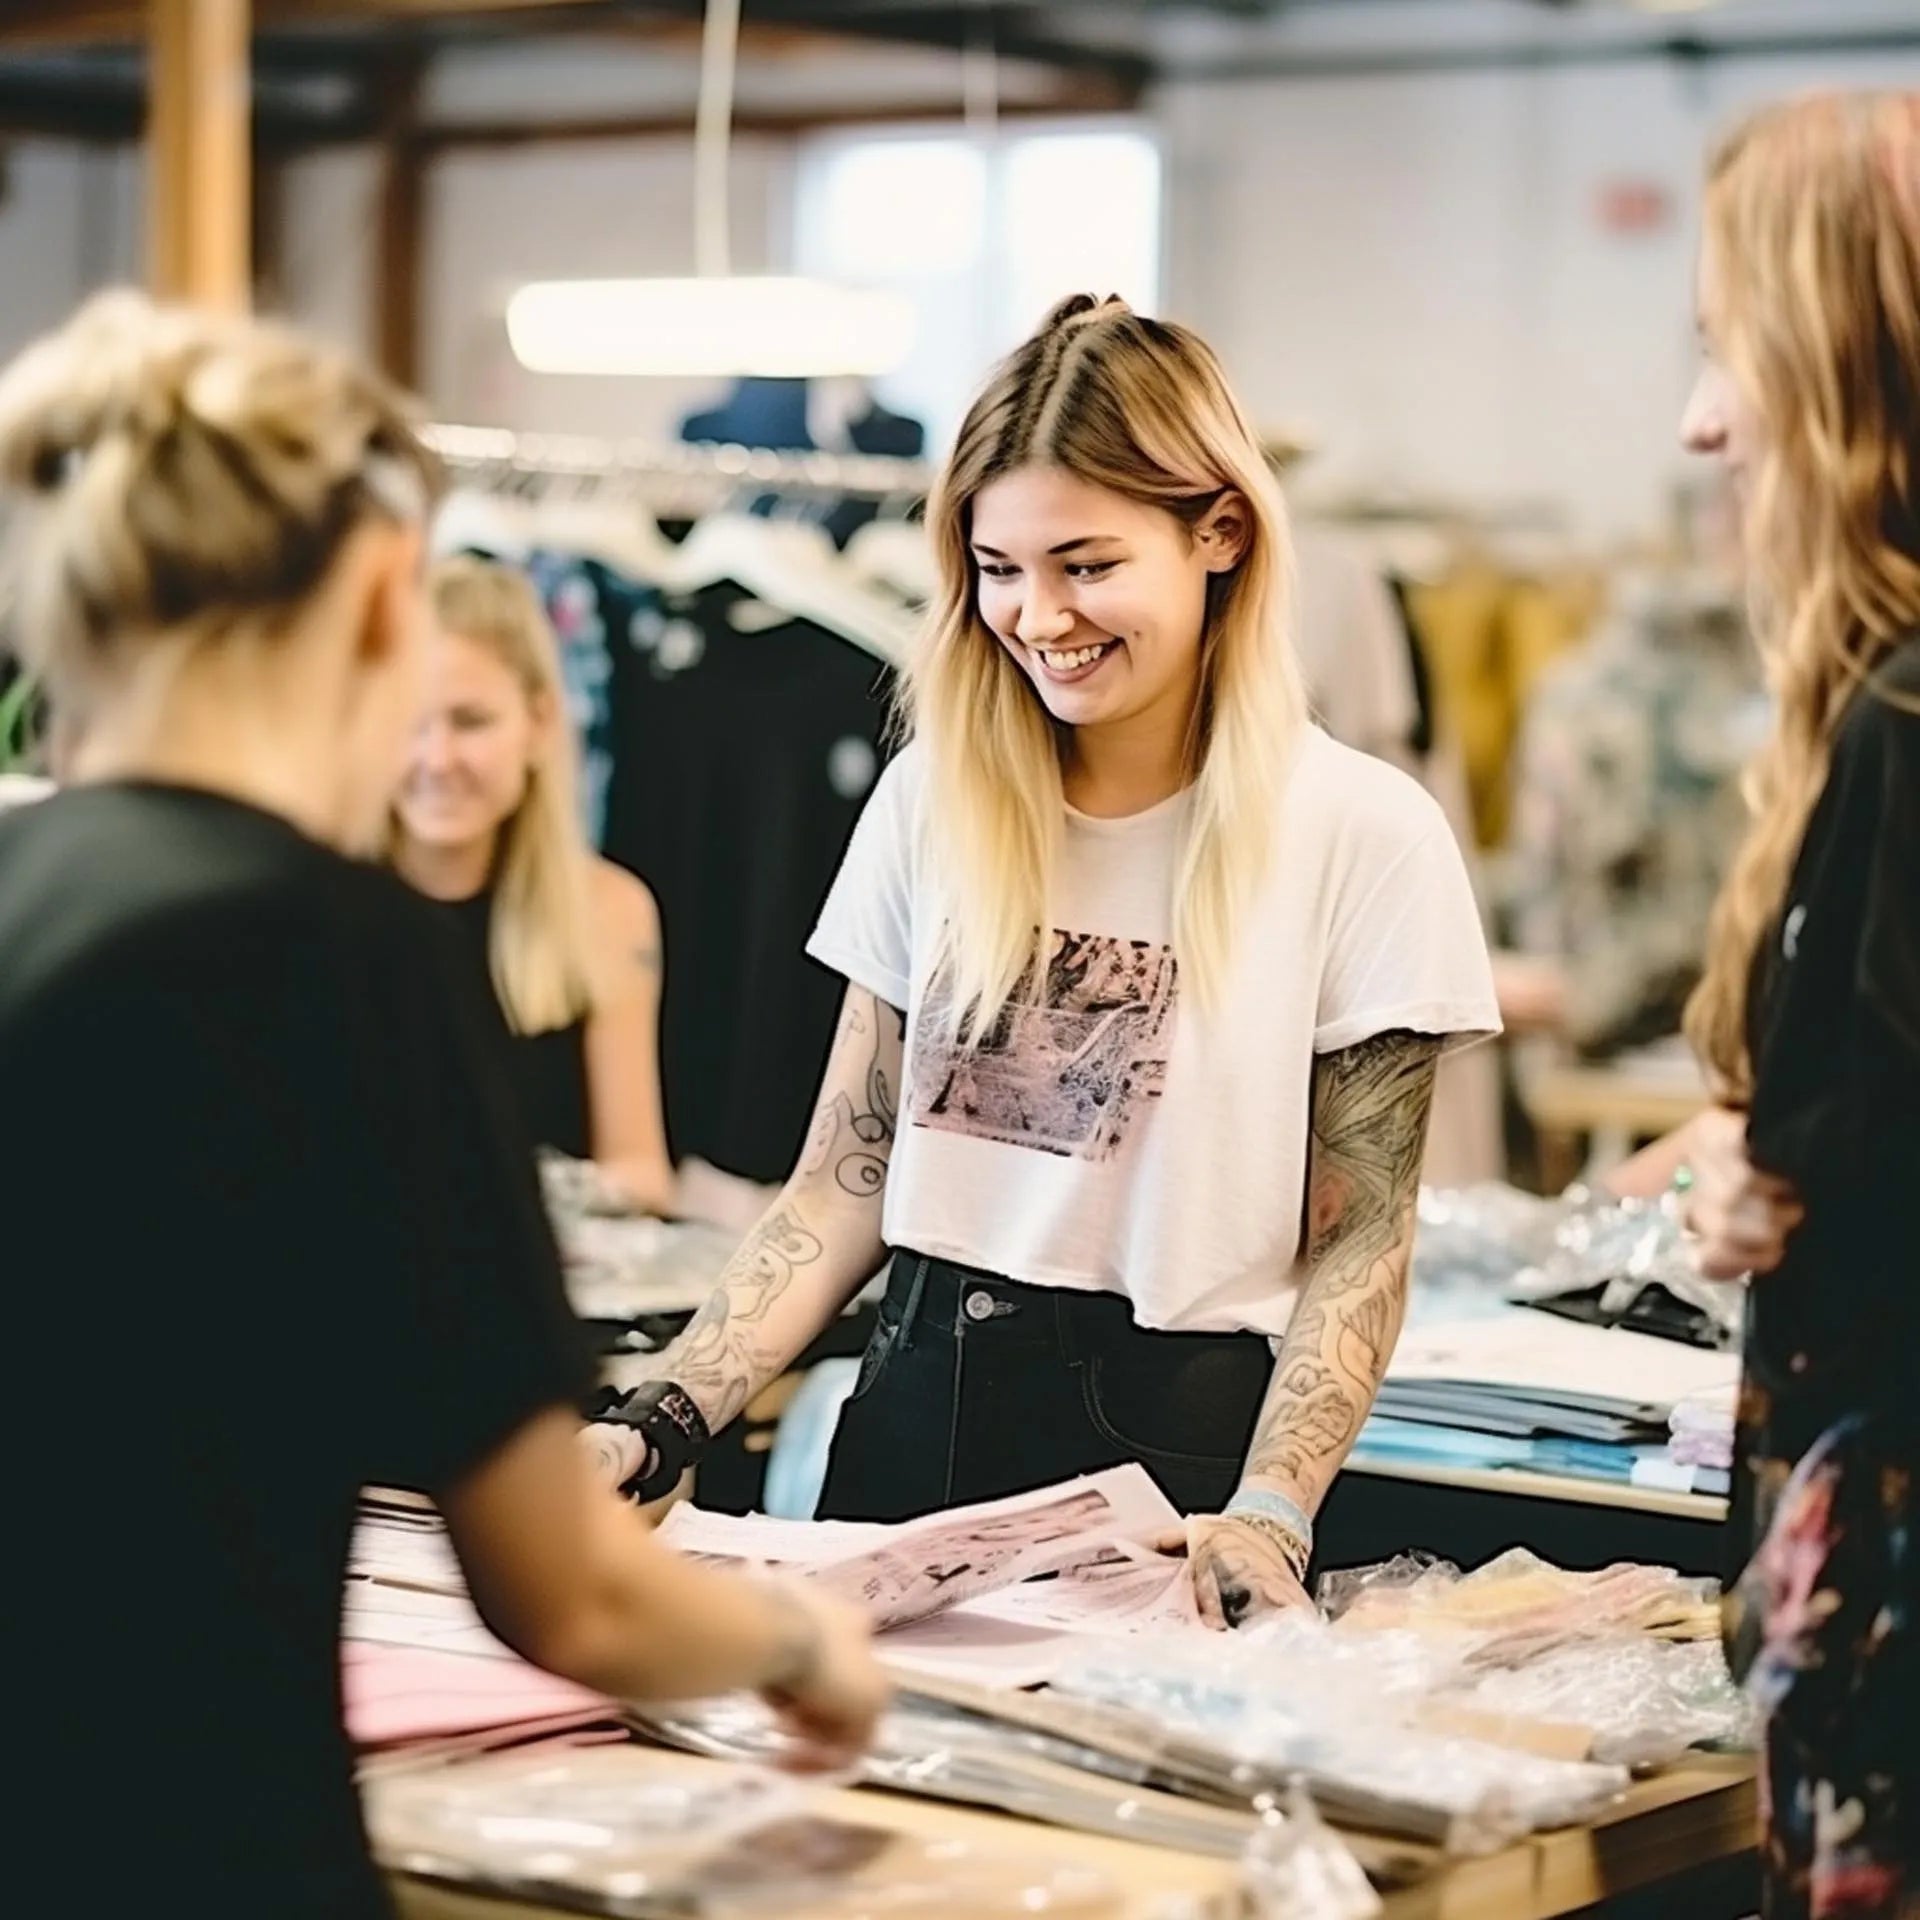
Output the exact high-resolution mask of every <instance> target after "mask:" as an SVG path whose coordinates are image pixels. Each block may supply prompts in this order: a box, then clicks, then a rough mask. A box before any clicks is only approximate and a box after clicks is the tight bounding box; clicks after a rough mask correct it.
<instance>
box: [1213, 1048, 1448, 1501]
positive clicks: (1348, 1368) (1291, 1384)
mask: <svg viewBox="0 0 1920 1920" xmlns="http://www.w3.org/2000/svg"><path fill="white" fill-rule="evenodd" d="M1439 1056H1440V1042H1439V1041H1438V1040H1437V1039H1435V1038H1433V1037H1431V1036H1429V1035H1426V1034H1416V1033H1388V1034H1382V1035H1380V1036H1379V1037H1378V1038H1376V1039H1373V1040H1366V1041H1362V1042H1361V1043H1360V1044H1359V1045H1358V1046H1354V1047H1346V1048H1343V1049H1342V1050H1341V1051H1340V1052H1338V1053H1331V1054H1327V1055H1324V1056H1323V1057H1322V1058H1321V1059H1319V1060H1318V1061H1316V1062H1315V1064H1314V1083H1313V1130H1312V1140H1311V1145H1310V1148H1309V1153H1308V1164H1307V1202H1306V1222H1305V1227H1304V1231H1303V1234H1302V1245H1303V1248H1304V1252H1303V1254H1302V1261H1303V1264H1304V1267H1305V1269H1306V1271H1305V1277H1304V1280H1303V1283H1302V1287H1301V1293H1300V1299H1299V1303H1298V1305H1297V1306H1296V1307H1295V1309H1294V1315H1293V1319H1292V1321H1291V1323H1290V1324H1289V1326H1288V1328H1287V1335H1286V1339H1285V1341H1284V1342H1283V1343H1282V1345H1281V1348H1280V1354H1279V1359H1278V1361H1277V1362H1276V1364H1275V1367H1274V1374H1273V1385H1272V1386H1271V1387H1270V1388H1269V1389H1268V1393H1267V1401H1266V1405H1265V1407H1264V1408H1263V1409H1262V1410H1261V1415H1260V1423H1259V1426H1258V1428H1257V1429H1256V1431H1255V1434H1254V1439H1253V1445H1252V1447H1251V1449H1250V1450H1249V1452H1248V1454H1247V1462H1246V1472H1247V1475H1248V1477H1249V1478H1251V1479H1263V1480H1273V1481H1279V1482H1282V1483H1284V1484H1285V1485H1286V1486H1287V1487H1288V1488H1290V1489H1291V1490H1292V1495H1293V1497H1294V1498H1295V1499H1297V1500H1298V1501H1299V1502H1300V1504H1301V1505H1302V1506H1304V1507H1306V1508H1307V1509H1308V1511H1309V1512H1311V1511H1312V1510H1313V1509H1314V1508H1315V1507H1316V1506H1318V1504H1319V1502H1320V1499H1321V1497H1322V1495H1324V1494H1325V1492H1326V1490H1327V1486H1328V1484H1329V1483H1330V1482H1331V1481H1332V1479H1333V1476H1334V1474H1335V1473H1337V1472H1338V1471H1339V1467H1340V1463H1341V1461H1342V1460H1344V1459H1345V1458H1346V1456H1347V1451H1348V1449H1349V1448H1350V1447H1351V1446H1352V1444H1353V1441H1354V1438H1355V1436H1356V1435H1357V1434H1358V1433H1359V1431H1360V1426H1361V1423H1362V1422H1363V1421H1364V1420H1365V1419H1366V1417H1367V1414H1368V1411H1369V1410H1370V1409H1371V1407H1372V1405H1373V1399H1374V1395H1375V1394H1376V1393H1377V1392H1378V1391H1379V1387H1380V1379H1381V1376H1382V1374H1384V1373H1385V1372H1386V1367H1387V1361H1388V1359H1389V1358H1390V1357H1391V1355H1392V1353H1393V1346H1394V1342H1395V1341H1396V1340H1397V1339H1398V1338H1399V1336H1400V1322H1401V1319H1402V1317H1403V1316H1404V1314H1405V1311H1406V1284H1407V1262H1408V1258H1409V1255H1410V1254H1411V1251H1412V1245H1413V1214H1414V1203H1415V1200H1416V1199H1417V1197H1418V1193H1419V1184H1420V1160H1421V1154H1422V1151H1423V1149H1424V1147H1425V1144H1426V1134H1427V1113H1428V1109H1429V1107H1430V1106H1431V1104H1432V1099H1433V1075H1434V1067H1435V1065H1436V1063H1437V1061H1438V1059H1439Z"/></svg>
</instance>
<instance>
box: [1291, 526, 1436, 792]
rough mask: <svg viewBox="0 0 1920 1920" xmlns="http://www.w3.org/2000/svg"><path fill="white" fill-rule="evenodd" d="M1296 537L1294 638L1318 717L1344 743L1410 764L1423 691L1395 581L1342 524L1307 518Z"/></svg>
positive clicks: (1294, 537) (1398, 763)
mask: <svg viewBox="0 0 1920 1920" xmlns="http://www.w3.org/2000/svg"><path fill="white" fill-rule="evenodd" d="M1293 545H1294V565H1295V600H1296V613H1295V617H1294V645H1295V647H1296V649H1297V650H1298V653H1299V657H1300V671H1301V673H1302V675H1303V676H1304V678H1305V680H1306V683H1307V695H1308V699H1309V701H1310V703H1311V705H1312V707H1313V712H1314V716H1315V718H1316V719H1318V720H1319V722H1320V724H1321V725H1322V726H1323V727H1325V728H1326V730H1327V731H1328V732H1329V733H1330V734H1332V735H1333V737H1334V738H1335V739H1336V740H1338V741H1340V742H1341V743H1342V744H1343V745H1345V746H1349V747H1355V748H1358V750H1359V751H1360V752H1362V753H1372V754H1379V755H1382V756H1384V757H1385V758H1387V759H1389V760H1392V761H1393V762H1394V763H1395V764H1396V765H1400V766H1405V765H1406V764H1407V763H1408V760H1409V756H1410V755H1411V753H1412V751H1413V748H1414V739H1415V735H1416V734H1417V733H1418V732H1419V730H1420V726H1421V712H1420V696H1419V690H1418V689H1417V687H1416V686H1415V684H1414V675H1413V664H1412V649H1411V648H1410V647H1409V646H1408V643H1407V636H1406V629H1405V626H1404V624H1403V622H1402V619H1401V615H1400V611H1399V609H1398V607H1397V606H1396V605H1395V602H1394V597H1393V592H1392V589H1391V588H1390V587H1389V586H1388V585H1387V583H1386V581H1385V580H1384V579H1382V578H1381V575H1380V573H1379V570H1378V569H1377V568H1376V567H1375V566H1374V565H1373V564H1372V562H1371V561H1370V560H1369V559H1368V557H1367V554H1366V552H1365V549H1364V548H1363V547H1362V546H1361V545H1360V543H1359V542H1358V541H1356V540H1353V539H1351V538H1349V537H1347V536H1344V535H1343V534H1341V533H1340V531H1339V530H1338V529H1336V528H1333V527H1326V526H1319V525H1316V524H1315V523H1314V522H1312V521H1310V520H1306V521H1301V522H1299V523H1297V524H1296V525H1295V527H1294V531H1293Z"/></svg>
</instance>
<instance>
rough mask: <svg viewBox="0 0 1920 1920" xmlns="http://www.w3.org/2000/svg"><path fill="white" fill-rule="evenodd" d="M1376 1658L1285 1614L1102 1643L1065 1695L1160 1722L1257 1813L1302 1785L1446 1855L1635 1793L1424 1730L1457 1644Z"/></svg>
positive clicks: (1166, 1762)
mask: <svg viewBox="0 0 1920 1920" xmlns="http://www.w3.org/2000/svg"><path fill="white" fill-rule="evenodd" d="M1371 1639H1372V1636H1368V1640H1369V1642H1370V1641H1371ZM1379 1651H1380V1650H1379V1649H1378V1648H1376V1647H1374V1646H1372V1645H1371V1644H1358V1643H1354V1642H1350V1641H1348V1640H1346V1639H1345V1638H1344V1637H1343V1636H1342V1635H1340V1634H1339V1633H1338V1632H1336V1631H1335V1630H1334V1629H1332V1628H1330V1627H1328V1626H1327V1625H1326V1624H1325V1623H1324V1622H1322V1621H1320V1620H1319V1619H1317V1618H1316V1617H1315V1616H1313V1615H1310V1614H1305V1613H1287V1614H1281V1615H1278V1616H1275V1617H1274V1618H1272V1619H1270V1620H1267V1621H1263V1622H1261V1623H1260V1624H1259V1625H1257V1626H1255V1627H1252V1628H1247V1629H1243V1630H1242V1631H1240V1632H1239V1633H1236V1634H1233V1635H1231V1636H1228V1635H1221V1636H1218V1638H1217V1639H1209V1640H1206V1641H1201V1640H1199V1639H1198V1638H1196V1639H1194V1640H1191V1641H1183V1642H1166V1643H1158V1642H1149V1643H1140V1642H1132V1641H1129V1642H1116V1643H1112V1644H1111V1645H1108V1646H1105V1647H1099V1648H1093V1649H1090V1650H1089V1651H1088V1652H1087V1653H1086V1654H1085V1655H1084V1656H1082V1657H1081V1658H1080V1659H1079V1660H1077V1661H1076V1662H1075V1663H1074V1664H1073V1665H1072V1666H1071V1667H1069V1668H1068V1669H1067V1670H1066V1671H1065V1672H1064V1673H1063V1674H1061V1676H1060V1677H1059V1678H1058V1679H1057V1680H1056V1681H1055V1683H1054V1686H1055V1689H1056V1690H1057V1691H1060V1692H1063V1693H1065V1694H1067V1695H1069V1696H1070V1697H1072V1698H1075V1699H1078V1700H1083V1701H1089V1702H1093V1703H1095V1704H1098V1705H1103V1706H1106V1707H1109V1708H1115V1709H1120V1710H1124V1711H1125V1712H1127V1713H1129V1714H1130V1715H1132V1716H1133V1720H1134V1722H1135V1724H1137V1725H1141V1726H1153V1727H1157V1728H1158V1729H1159V1739H1160V1755H1161V1764H1162V1765H1163V1766H1168V1767H1171V1766H1173V1765H1176V1764H1178V1765H1184V1766H1186V1767H1188V1768H1190V1769H1194V1770H1196V1771H1197V1770H1198V1768H1199V1766H1200V1764H1201V1762H1202V1761H1206V1762H1210V1763H1211V1764H1212V1765H1213V1767H1214V1768H1215V1769H1216V1771H1217V1774H1218V1777H1219V1779H1220V1780H1221V1782H1222V1784H1223V1786H1225V1787H1230V1788H1231V1789H1233V1790H1234V1791H1236V1792H1238V1793H1239V1794H1240V1795H1241V1796H1243V1797H1245V1798H1246V1799H1247V1800H1249V1801H1250V1802H1252V1803H1256V1804H1257V1803H1258V1802H1259V1801H1261V1800H1262V1799H1267V1800H1270V1799H1271V1798H1272V1796H1273V1795H1274V1794H1275V1793H1277V1792H1278V1791H1280V1790H1282V1789H1284V1787H1285V1786H1286V1785H1287V1783H1289V1782H1290V1781H1292V1780H1293V1779H1295V1778H1298V1779H1300V1780H1302V1781H1303V1782H1304V1783H1305V1784H1306V1785H1307V1786H1308V1787H1309V1788H1310V1790H1311V1791H1312V1793H1313V1796H1314V1799H1315V1800H1316V1802H1317V1803H1318V1804H1319V1806H1320V1807H1322V1808H1323V1809H1324V1810H1325V1811H1326V1812H1327V1813H1328V1814H1329V1815H1331V1816H1332V1817H1333V1818H1335V1819H1337V1820H1340V1821H1341V1822H1342V1823H1343V1824H1347V1825H1352V1826H1358V1827H1365V1828H1370V1829H1372V1830H1374V1831H1377V1832H1384V1833H1397V1834H1404V1835H1408V1836H1410V1837H1413V1838H1416V1839H1424V1840H1430V1841H1432V1842H1434V1843H1435V1844H1437V1845H1439V1846H1442V1847H1444V1848H1445V1849H1447V1850H1448V1851H1450V1852H1457V1853H1485V1852H1491V1851H1494V1850H1495V1849H1497V1848H1499V1847H1502V1846H1505V1845H1507V1844H1508V1843H1510V1842H1511V1841H1513V1840H1516V1839H1518V1838H1519V1837H1520V1836H1521V1835H1523V1834H1525V1833H1528V1832H1531V1831H1534V1830H1535V1829H1540V1828H1548V1827H1557V1826H1570V1825H1574V1824H1577V1823H1579V1822H1581V1821H1583V1820H1586V1819H1589V1818H1591V1817H1592V1816H1593V1815H1595V1814H1597V1813H1598V1812H1599V1811H1601V1809H1602V1808H1604V1807H1605V1806H1606V1805H1607V1804H1608V1803H1609V1802H1610V1801H1611V1800H1612V1799H1613V1798H1614V1797H1615V1795H1617V1794H1618V1793H1619V1792H1620V1791H1622V1789H1624V1787H1625V1786H1626V1784H1627V1778H1628V1776H1627V1774H1626V1772H1625V1770H1624V1769H1622V1768H1618V1767H1608V1766H1594V1765H1590V1764H1586V1763H1583V1762H1578V1761H1568V1760H1559V1759H1552V1758H1547V1757H1543V1756H1539V1755H1534V1754H1528V1753H1521V1752H1516V1751H1514V1750H1512V1749H1509V1748H1506V1747H1498V1746H1493V1745H1491V1744H1489V1743H1487V1742H1485V1741H1482V1740H1477V1739H1469V1738H1460V1737H1458V1736H1455V1735H1452V1734H1446V1733H1437V1732H1432V1731H1429V1730H1427V1729H1425V1728H1423V1727H1421V1726H1419V1725H1418V1724H1417V1709H1418V1708H1419V1706H1420V1704H1421V1703H1422V1701H1423V1700H1425V1699H1426V1698H1427V1697H1429V1696H1430V1694H1431V1693H1432V1691H1433V1689H1434V1686H1435V1684H1436V1681H1437V1680H1438V1679H1439V1677H1441V1676H1447V1677H1451V1676H1452V1675H1453V1674H1454V1673H1455V1672H1456V1671H1457V1670H1458V1665H1457V1661H1456V1658H1455V1654H1454V1650H1453V1649H1451V1648H1442V1649H1441V1650H1440V1651H1439V1652H1438V1653H1437V1654H1429V1653H1427V1652H1423V1650H1422V1649H1421V1648H1420V1647H1419V1646H1418V1645H1417V1644H1416V1643H1413V1642H1409V1643H1407V1644H1406V1645H1405V1646H1404V1647H1403V1649H1402V1650H1401V1653H1400V1657H1398V1658H1397V1659H1382V1658H1377V1657H1376V1656H1377V1655H1378V1653H1379Z"/></svg>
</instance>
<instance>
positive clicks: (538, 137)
mask: <svg viewBox="0 0 1920 1920" xmlns="http://www.w3.org/2000/svg"><path fill="white" fill-rule="evenodd" d="M1131 105H1133V101H1132V99H1131V98H1129V97H1128V96H1127V90H1126V89H1124V88H1120V87H1104V86H1086V87H1074V88H1071V89H1067V90H1064V91H1062V92H1060V93H1058V94H1052V95H1047V96H1043V97H1040V98H1036V99H1025V100H1008V101H1003V102H1002V103H1001V105H1000V109H999V112H1000V117H1001V118H1002V119H1003V120H1033V119H1068V118H1071V117H1072V116H1074V115H1076V114H1110V113H1119V112H1124V111H1125V110H1126V109H1127V108H1129V107H1130V106H1131ZM961 111H962V109H961V103H960V102H959V101H958V100H957V99H954V98H952V97H951V96H948V97H945V98H942V99H938V100H924V101H910V102H909V101H900V102H894V103H891V104H889V105H886V106H874V105H868V104H864V103H861V104H850V105H847V106H819V107H799V108H784V109H780V110H777V111H768V110H764V109H756V108H752V107H743V108H740V109H739V110H737V111H736V112H735V114H734V116H733V130H734V132H735V133H736V134H742V135H749V136H756V137H759V138H763V139H791V138H796V137H798V136H799V135H801V134H807V133H819V132H822V131H825V130H827V129H829V128H835V127H883V126H906V125H912V124H915V123H918V122H935V123H939V122H944V121H949V120H958V119H959V118H960V117H961ZM692 132H693V115H692V113H691V111H689V112H686V113H663V114H653V115H633V114H626V115H608V116H604V117H591V118H583V119H577V120H469V121H452V122H443V123H441V124H439V125H434V126H424V127H422V128H421V129H420V131H419V133H418V135H417V136H416V140H417V143H418V145H419V147H420V148H421V150H422V151H423V152H425V153H429V154H432V153H451V152H474V151H484V150H496V151H497V150H500V149H509V148H514V147H549V146H564V145H572V144H576V143H581V144H587V145H605V144H617V143H619V142H621V141H627V140H664V139H684V138H686V137H687V136H688V135H690V134H691V133H692Z"/></svg>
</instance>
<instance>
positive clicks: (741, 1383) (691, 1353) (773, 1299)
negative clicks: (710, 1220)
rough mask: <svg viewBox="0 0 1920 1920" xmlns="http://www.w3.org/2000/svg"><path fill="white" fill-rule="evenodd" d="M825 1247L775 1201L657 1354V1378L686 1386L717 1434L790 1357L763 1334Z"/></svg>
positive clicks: (806, 1227)
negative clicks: (673, 1337)
mask: <svg viewBox="0 0 1920 1920" xmlns="http://www.w3.org/2000/svg"><path fill="white" fill-rule="evenodd" d="M823 1251H824V1248H823V1245H822V1242H821V1239H820V1236H819V1235H818V1234H817V1233H815V1232H814V1231H813V1229H812V1228H811V1227H809V1226H808V1225H807V1223H806V1222H805V1221H804V1220H802V1219H801V1218H800V1217H799V1215H798V1214H797V1213H795V1212H794V1210H793V1209H792V1208H791V1207H786V1206H782V1207H776V1208H775V1209H774V1211H773V1212H771V1213H769V1214H768V1215H767V1216H766V1218H765V1219H763V1220H762V1221H761V1222H760V1224H759V1225H758V1226H757V1227H755V1228H754V1230H753V1231H752V1233H750V1234H749V1235H748V1236H747V1238H746V1239H745V1240H744V1241H743V1242H742V1243H741V1245H740V1248H739V1251H738V1252H736V1253H735V1254H734V1256H733V1258H732V1259H731V1260H730V1261H729V1262H728V1263H727V1267H726V1271H725V1272H724V1273H723V1274H722V1275H721V1276H720V1283H719V1285H718V1286H717V1287H716V1288H715V1289H714V1291H713V1293H712V1294H711V1295H710V1296H709V1297H708V1300H707V1304H706V1305H705V1306H704V1307H702V1308H701V1309H700V1311H699V1312H698V1313H696V1314H695V1315H694V1317H693V1318H692V1320H690V1321H689V1322H688V1323H687V1326H686V1330H685V1331H684V1332H683V1333H682V1334H681V1335H680V1337H679V1339H677V1340H676V1341H674V1342H673V1344H672V1345H671V1346H670V1347H668V1348H667V1349H666V1351H665V1352H664V1353H662V1354H661V1356H660V1361H659V1365H658V1367H657V1368H655V1369H653V1371H654V1372H655V1373H657V1375H658V1377H660V1378H662V1379H668V1380H672V1381H675V1382H676V1383H677V1384H678V1385H680V1386H682V1387H684V1388H685V1389H686V1391H687V1392H688V1393H690V1394H691V1395H692V1396H693V1398H694V1400H695V1401H696V1402H697V1403H698V1405H699V1408H700V1411H701V1412H702V1413H703V1414H705V1415H706V1418H707V1425H708V1426H709V1427H710V1428H711V1429H712V1430H713V1431H714V1432H715V1433H718V1432H719V1431H720V1429H721V1428H722V1427H723V1426H725V1425H726V1424H727V1422H728V1421H730V1420H732V1419H733V1418H734V1417H735V1416H736V1415H737V1414H738V1413H739V1412H740V1410H741V1408H742V1407H744V1406H745V1405H746V1404H747V1402H748V1401H749V1400H750V1399H752V1398H753V1396H754V1394H755V1392H756V1391H758V1389H759V1387H760V1385H761V1383H762V1382H763V1380H765V1379H766V1378H767V1377H768V1376H769V1375H770V1374H771V1373H773V1372H775V1371H777V1370H778V1368H780V1367H781V1366H783V1365H785V1363H786V1361H787V1360H788V1359H789V1358H791V1355H789V1354H786V1353H783V1352H781V1351H780V1350H779V1347H778V1345H777V1344H775V1343H771V1342H769V1341H768V1340H767V1339H766V1329H767V1324H768V1321H769V1319H770V1318H771V1317H772V1315H773V1313H774V1310H775V1309H776V1308H777V1307H778V1305H779V1304H780V1301H781V1299H782V1298H783V1297H784V1296H785V1295H786V1293H787V1292H788V1290H789V1289H790V1288H791V1287H792V1286H793V1284H794V1282H795V1281H796V1280H799V1279H802V1278H804V1277H805V1275H806V1272H807V1270H808V1269H809V1268H810V1267H813V1266H814V1265H815V1264H816V1263H817V1262H818V1261H819V1259H820V1256H821V1254H822V1252H823Z"/></svg>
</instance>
